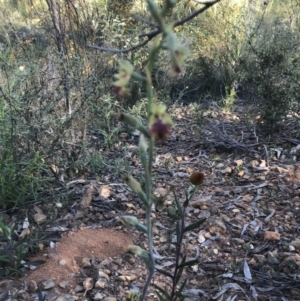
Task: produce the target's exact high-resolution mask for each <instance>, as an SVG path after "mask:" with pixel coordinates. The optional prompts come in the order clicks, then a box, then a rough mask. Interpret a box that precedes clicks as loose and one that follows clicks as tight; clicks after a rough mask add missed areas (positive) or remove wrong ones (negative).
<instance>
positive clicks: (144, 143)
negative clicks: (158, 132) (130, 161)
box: [139, 134, 148, 153]
mask: <svg viewBox="0 0 300 301" xmlns="http://www.w3.org/2000/svg"><path fill="white" fill-rule="evenodd" d="M147 148H148V145H147V141H146V139H145V136H144V135H143V134H141V135H140V142H139V151H140V152H141V153H146V152H147Z"/></svg>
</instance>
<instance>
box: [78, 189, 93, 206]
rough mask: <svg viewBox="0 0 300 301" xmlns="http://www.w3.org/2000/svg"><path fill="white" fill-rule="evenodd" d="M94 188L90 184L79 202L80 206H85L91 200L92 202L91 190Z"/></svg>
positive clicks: (88, 204)
mask: <svg viewBox="0 0 300 301" xmlns="http://www.w3.org/2000/svg"><path fill="white" fill-rule="evenodd" d="M93 189H94V186H93V185H91V186H90V187H89V188H88V189H87V190H86V192H85V194H84V195H83V197H82V200H81V202H80V207H81V208H82V209H84V208H87V207H89V206H90V204H91V202H92V191H93Z"/></svg>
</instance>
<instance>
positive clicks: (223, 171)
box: [221, 166, 232, 175]
mask: <svg viewBox="0 0 300 301" xmlns="http://www.w3.org/2000/svg"><path fill="white" fill-rule="evenodd" d="M221 173H222V174H223V175H228V174H231V173H232V168H231V167H229V166H228V167H226V168H225V169H223V170H221Z"/></svg>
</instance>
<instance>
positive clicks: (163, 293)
mask: <svg viewBox="0 0 300 301" xmlns="http://www.w3.org/2000/svg"><path fill="white" fill-rule="evenodd" d="M154 287H155V288H156V289H157V290H158V291H159V292H160V293H161V294H162V295H164V296H165V298H166V299H164V298H163V297H162V296H161V297H162V298H163V300H165V301H166V300H170V296H169V294H168V293H167V292H166V291H164V290H163V289H162V288H161V287H159V286H158V285H156V284H154ZM156 293H157V294H158V292H156Z"/></svg>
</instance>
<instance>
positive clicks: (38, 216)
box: [33, 213, 47, 225]
mask: <svg viewBox="0 0 300 301" xmlns="http://www.w3.org/2000/svg"><path fill="white" fill-rule="evenodd" d="M46 218H47V217H46V215H45V214H41V213H36V214H34V216H33V219H34V221H35V222H36V223H37V224H38V225H39V224H41V223H43V222H44V221H45V220H46Z"/></svg>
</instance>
